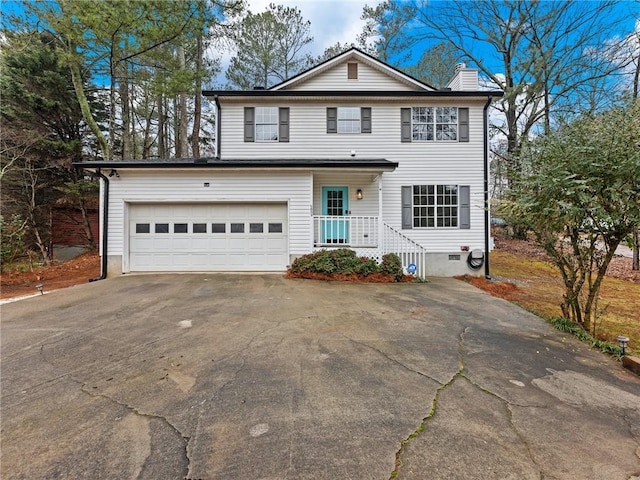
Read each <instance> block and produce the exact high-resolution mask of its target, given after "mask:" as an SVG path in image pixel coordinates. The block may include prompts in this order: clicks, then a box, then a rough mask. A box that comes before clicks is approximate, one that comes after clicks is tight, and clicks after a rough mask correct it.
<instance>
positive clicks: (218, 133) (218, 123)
mask: <svg viewBox="0 0 640 480" xmlns="http://www.w3.org/2000/svg"><path fill="white" fill-rule="evenodd" d="M213 101H214V102H215V104H216V160H220V147H221V145H222V122H221V121H220V116H221V115H222V107H221V106H220V101H219V100H218V95H214V96H213Z"/></svg>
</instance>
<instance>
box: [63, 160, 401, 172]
mask: <svg viewBox="0 0 640 480" xmlns="http://www.w3.org/2000/svg"><path fill="white" fill-rule="evenodd" d="M73 166H74V167H76V168H104V169H109V168H111V169H118V168H120V169H124V168H206V169H225V168H228V169H238V168H252V169H256V168H257V169H265V168H266V169H271V168H298V169H310V168H311V169H313V168H343V169H376V170H386V171H392V170H395V169H396V168H397V166H398V163H397V162H391V161H389V160H386V159H384V158H356V157H350V158H297V159H295V158H291V159H287V158H284V159H283V158H277V159H259V160H258V159H255V158H240V159H231V160H227V159H219V158H214V157H205V158H168V159H150V160H122V161H117V160H92V161H85V162H75V163H74V164H73Z"/></svg>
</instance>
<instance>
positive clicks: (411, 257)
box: [379, 222, 427, 278]
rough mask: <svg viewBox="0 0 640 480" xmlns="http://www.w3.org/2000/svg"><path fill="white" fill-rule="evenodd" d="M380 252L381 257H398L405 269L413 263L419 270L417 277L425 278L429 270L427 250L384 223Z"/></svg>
mask: <svg viewBox="0 0 640 480" xmlns="http://www.w3.org/2000/svg"><path fill="white" fill-rule="evenodd" d="M379 250H380V252H381V253H380V255H381V256H382V255H385V254H387V253H395V254H396V255H398V257H400V261H401V262H402V265H403V266H404V267H407V266H408V265H410V264H412V263H413V264H414V265H415V266H416V268H417V271H416V274H417V276H418V277H422V278H424V277H425V275H426V269H427V251H426V250H425V248H424V247H423V246H422V245H420V244H419V243H417V242H415V241H413V240H411V239H410V238H409V237H407V236H406V235H404V234H403V233H402V232H399V231H398V230H396V229H395V228H393V227H392V226H391V225H387V224H386V223H384V222H383V223H382V242H381V244H380V245H379Z"/></svg>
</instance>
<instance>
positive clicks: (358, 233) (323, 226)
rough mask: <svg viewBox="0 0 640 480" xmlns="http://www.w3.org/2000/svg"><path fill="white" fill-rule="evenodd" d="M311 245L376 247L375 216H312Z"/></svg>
mask: <svg viewBox="0 0 640 480" xmlns="http://www.w3.org/2000/svg"><path fill="white" fill-rule="evenodd" d="M313 243H314V246H316V247H339V246H343V247H353V248H358V247H363V248H367V247H368V248H370V247H377V246H378V217H377V216H344V217H336V216H330V215H314V216H313Z"/></svg>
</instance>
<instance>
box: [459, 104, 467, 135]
mask: <svg viewBox="0 0 640 480" xmlns="http://www.w3.org/2000/svg"><path fill="white" fill-rule="evenodd" d="M458 141H460V142H468V141H469V109H468V108H459V109H458Z"/></svg>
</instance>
